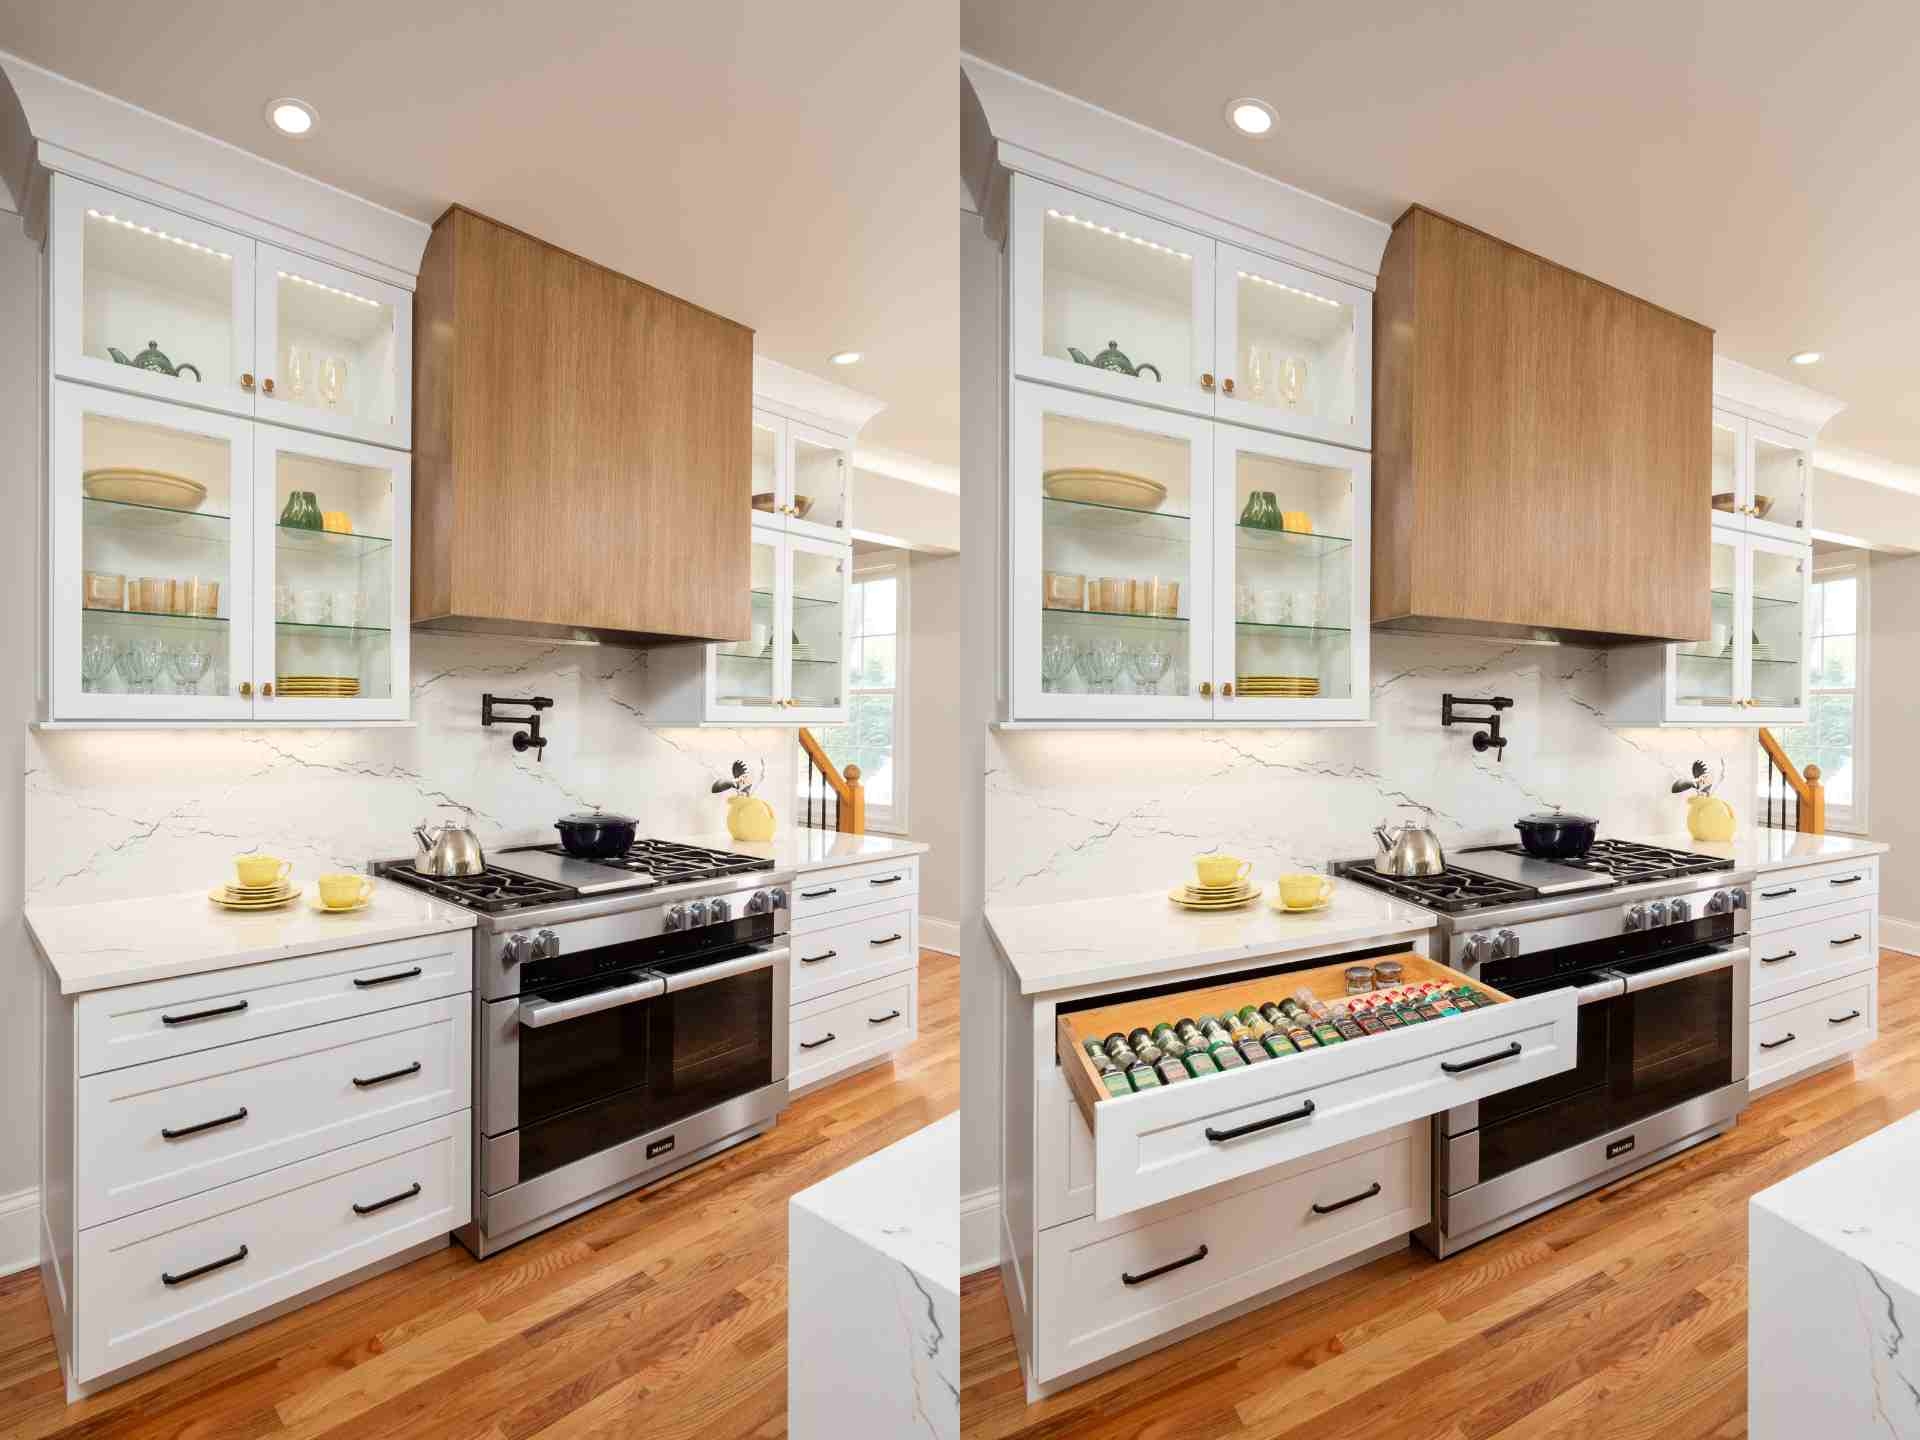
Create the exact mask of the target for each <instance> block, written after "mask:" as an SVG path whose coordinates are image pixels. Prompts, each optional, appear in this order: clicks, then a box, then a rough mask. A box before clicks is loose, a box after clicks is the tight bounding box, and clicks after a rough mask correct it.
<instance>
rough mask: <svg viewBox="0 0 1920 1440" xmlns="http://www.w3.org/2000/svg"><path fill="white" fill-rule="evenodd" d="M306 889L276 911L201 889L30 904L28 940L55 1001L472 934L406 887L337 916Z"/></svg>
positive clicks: (378, 889)
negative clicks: (57, 996)
mask: <svg viewBox="0 0 1920 1440" xmlns="http://www.w3.org/2000/svg"><path fill="white" fill-rule="evenodd" d="M313 891H314V887H312V886H308V887H307V890H306V893H305V894H303V895H301V897H300V898H299V899H298V900H295V901H293V902H292V903H291V904H288V905H283V906H281V907H280V908H279V909H278V910H223V909H221V908H220V907H219V906H218V905H215V904H214V903H213V902H212V901H211V900H209V899H208V898H207V892H206V891H204V890H190V891H187V892H186V893H184V894H178V895H153V896H148V897H146V898H143V899H139V900H105V901H98V902H95V903H93V904H89V905H29V906H27V909H26V920H27V932H28V933H29V934H30V935H32V937H33V942H34V947H35V948H36V949H38V950H39V952H40V955H41V957H42V958H43V959H44V960H45V961H46V962H47V964H48V966H49V967H51V969H52V970H53V973H54V974H55V975H57V976H59V978H60V992H61V994H63V995H77V994H80V993H81V992H82V991H87V990H106V989H110V988H112V987H113V986H116V985H138V984H139V983H141V982H142V981H144V980H166V979H169V978H171V977H173V976H175V975H203V974H206V973H207V972H208V971H212V970H230V969H232V968H234V967H235V966H238V965H254V964H258V963H259V962H260V961H262V960H284V959H287V958H289V957H290V956H294V955H315V954H318V953H320V952H322V951H325V950H342V949H347V948H350V947H352V946H355V945H373V944H377V943H379V942H380V941H383V940H410V939H413V938H415V937H417V936H421V935H437V934H440V933H442V932H445V931H450V930H471V929H472V928H473V923H474V917H473V916H472V915H471V914H469V913H468V912H466V911H464V910H460V909H457V908H455V907H454V906H452V905H444V904H442V903H441V902H440V901H438V900H435V899H433V898H432V897H431V896H427V895H423V894H421V893H420V892H419V891H418V890H411V889H408V888H407V887H406V886H404V885H390V884H386V883H384V882H382V881H378V880H376V881H375V882H374V891H373V899H372V902H371V903H370V904H369V905H368V906H367V908H366V909H364V910H356V911H353V912H351V913H348V914H342V915H327V914H321V913H320V912H318V911H317V910H315V909H313V908H312V904H311V901H312V898H313Z"/></svg>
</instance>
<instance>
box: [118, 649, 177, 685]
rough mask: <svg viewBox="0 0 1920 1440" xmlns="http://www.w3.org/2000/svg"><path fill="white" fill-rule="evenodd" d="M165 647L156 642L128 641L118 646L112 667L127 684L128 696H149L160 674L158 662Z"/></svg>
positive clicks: (163, 654)
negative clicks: (156, 677)
mask: <svg viewBox="0 0 1920 1440" xmlns="http://www.w3.org/2000/svg"><path fill="white" fill-rule="evenodd" d="M166 649H167V647H166V646H165V645H164V644H162V643H161V642H160V641H158V640H151V639H145V638H142V639H137V640H128V641H127V642H125V643H124V644H123V645H121V646H120V649H119V652H118V654H116V655H115V657H114V665H115V667H116V668H117V669H118V670H119V671H120V676H121V678H122V679H123V680H125V681H126V682H127V693H128V694H129V695H150V694H152V693H153V680H154V677H155V676H156V675H158V674H159V673H160V662H161V659H162V658H163V657H164V656H165V654H166Z"/></svg>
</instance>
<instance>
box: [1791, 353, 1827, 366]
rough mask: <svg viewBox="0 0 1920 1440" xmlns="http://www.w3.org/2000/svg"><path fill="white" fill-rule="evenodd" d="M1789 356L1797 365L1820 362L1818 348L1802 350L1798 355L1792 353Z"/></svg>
mask: <svg viewBox="0 0 1920 1440" xmlns="http://www.w3.org/2000/svg"><path fill="white" fill-rule="evenodd" d="M1787 358H1788V359H1790V360H1791V361H1793V363H1794V364H1796V365H1818V364H1819V363H1820V352H1819V351H1818V350H1802V351H1801V352H1800V353H1799V354H1798V355H1790V356H1788V357H1787Z"/></svg>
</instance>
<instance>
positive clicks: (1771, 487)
mask: <svg viewBox="0 0 1920 1440" xmlns="http://www.w3.org/2000/svg"><path fill="white" fill-rule="evenodd" d="M1802 458H1803V456H1802V455H1801V452H1800V451H1799V450H1797V449H1795V448H1793V447H1791V446H1786V445H1776V444H1774V443H1773V442H1772V441H1771V440H1767V439H1765V438H1763V437H1761V436H1758V435H1756V436H1754V437H1753V508H1754V516H1755V518H1756V519H1759V520H1767V521H1770V522H1772V523H1773V524H1775V525H1792V526H1796V527H1797V526H1804V525H1805V524H1806V523H1807V485H1806V467H1805V466H1803V465H1802V464H1801V460H1802ZM1756 558H1757V557H1756Z"/></svg>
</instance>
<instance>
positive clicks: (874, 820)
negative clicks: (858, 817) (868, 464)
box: [847, 556, 913, 835]
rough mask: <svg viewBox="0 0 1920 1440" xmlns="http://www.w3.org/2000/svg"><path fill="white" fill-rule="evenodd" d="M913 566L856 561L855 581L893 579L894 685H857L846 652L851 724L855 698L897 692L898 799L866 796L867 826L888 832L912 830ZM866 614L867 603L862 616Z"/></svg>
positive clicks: (895, 788)
mask: <svg viewBox="0 0 1920 1440" xmlns="http://www.w3.org/2000/svg"><path fill="white" fill-rule="evenodd" d="M911 577H912V564H911V562H910V560H909V559H908V558H907V557H906V556H900V557H899V558H897V559H896V558H893V557H891V556H890V557H888V558H885V559H881V558H878V557H875V558H874V559H871V560H868V561H865V562H864V563H863V562H862V561H861V560H859V559H858V558H856V559H855V561H854V567H853V583H854V584H855V585H860V584H863V583H865V582H867V581H869V580H882V579H888V578H891V579H892V580H893V582H894V590H893V593H894V610H893V684H892V685H891V686H889V687H886V688H881V687H878V686H861V685H855V684H854V683H853V656H852V654H851V653H849V654H848V656H847V723H848V724H849V725H851V724H852V723H853V702H854V701H855V700H856V699H858V698H859V697H860V696H862V695H886V694H891V695H892V696H893V803H892V804H890V805H875V804H874V803H873V797H872V796H871V795H869V796H868V797H867V829H868V830H869V831H878V832H879V833H881V834H883V835H905V834H906V833H907V772H908V755H909V753H910V751H909V748H908V735H907V730H908V721H907V710H908V704H907V696H908V693H909V692H908V684H907V678H908V667H909V666H910V665H911V663H912V662H911V661H910V660H909V658H908V655H909V652H910V651H911V649H912V646H911V645H910V644H909V643H908V639H907V636H908V633H909V631H910V629H911V626H912V619H913V602H912V599H911V598H910V597H911V595H912V592H913V584H912V578H911ZM865 613H866V611H865V609H864V607H863V608H862V610H861V614H862V615H863V616H864V615H865ZM853 638H854V637H853V632H852V631H851V629H849V631H848V634H847V644H848V647H849V650H851V647H852V644H853Z"/></svg>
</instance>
